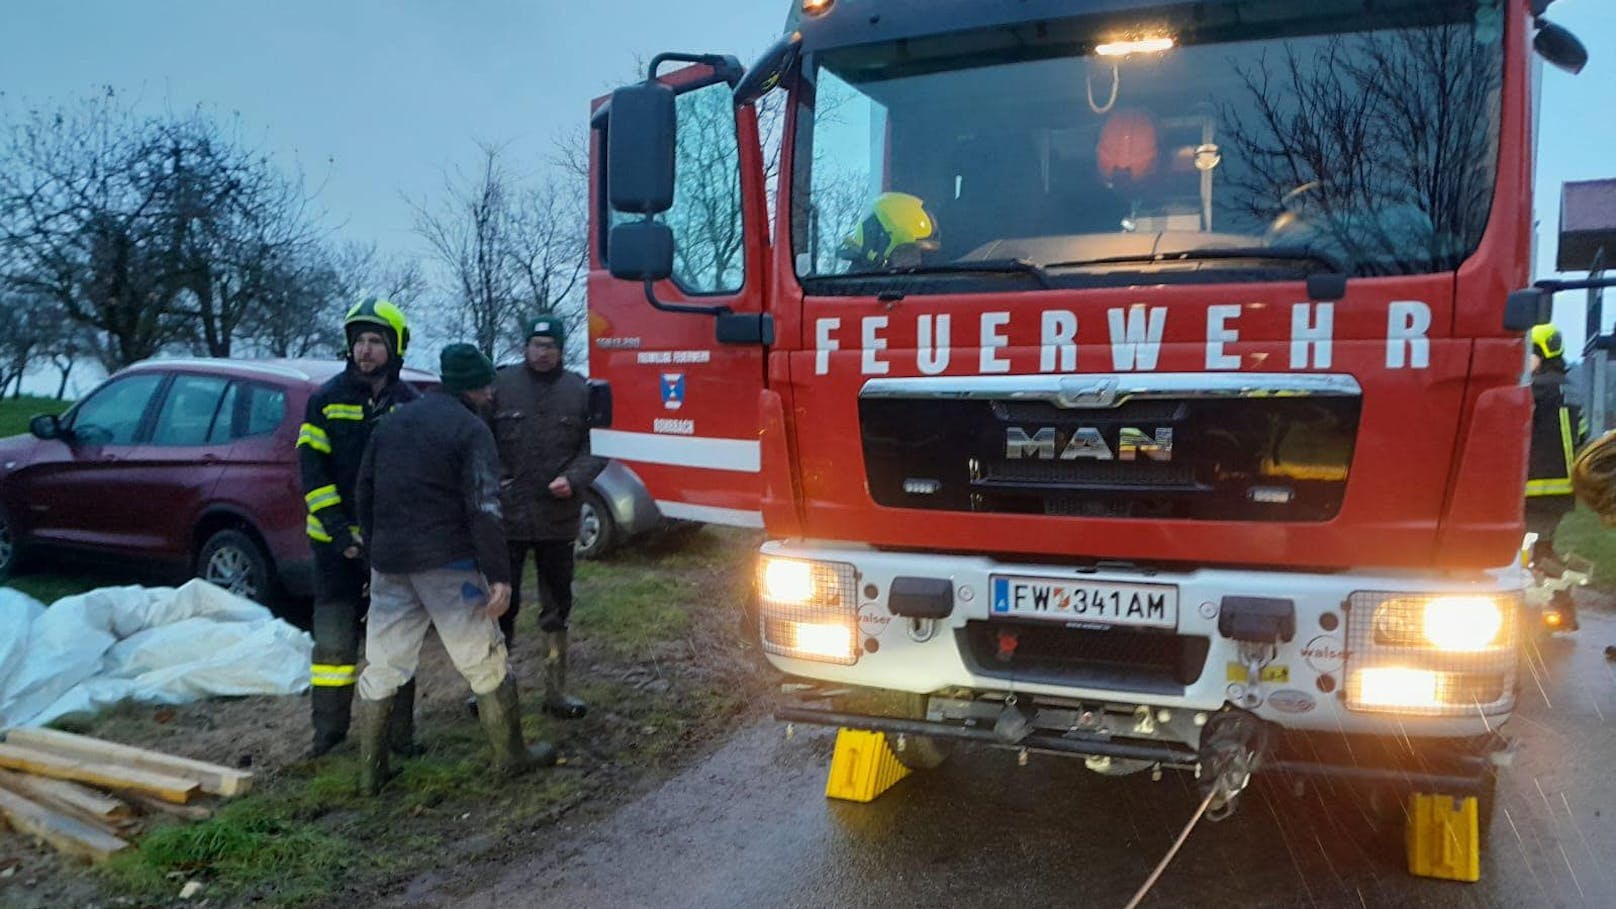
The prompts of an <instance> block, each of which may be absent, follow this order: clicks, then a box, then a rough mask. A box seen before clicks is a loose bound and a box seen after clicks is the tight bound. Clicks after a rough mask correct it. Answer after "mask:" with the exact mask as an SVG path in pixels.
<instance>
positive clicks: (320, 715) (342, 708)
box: [308, 685, 354, 758]
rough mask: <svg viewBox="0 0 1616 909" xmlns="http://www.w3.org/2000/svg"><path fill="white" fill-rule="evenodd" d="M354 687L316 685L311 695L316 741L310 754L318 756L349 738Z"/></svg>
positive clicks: (310, 749)
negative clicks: (349, 717)
mask: <svg viewBox="0 0 1616 909" xmlns="http://www.w3.org/2000/svg"><path fill="white" fill-rule="evenodd" d="M353 695H354V688H353V686H352V685H343V686H340V687H331V688H328V687H324V686H316V687H315V688H314V691H313V693H312V694H311V695H310V696H309V698H310V700H311V701H312V706H313V712H314V741H313V743H312V744H310V745H309V752H308V756H309V757H310V758H317V757H320V756H321V755H323V754H325V753H327V752H329V751H330V750H331V749H333V748H335V747H337V746H338V745H341V744H342V743H343V742H345V741H347V739H348V715H349V712H350V711H351V709H352V707H353Z"/></svg>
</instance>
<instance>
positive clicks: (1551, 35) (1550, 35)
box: [1532, 19, 1588, 75]
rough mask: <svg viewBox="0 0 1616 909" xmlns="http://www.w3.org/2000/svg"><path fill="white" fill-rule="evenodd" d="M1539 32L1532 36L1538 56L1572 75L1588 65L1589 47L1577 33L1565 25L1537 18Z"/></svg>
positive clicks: (1533, 45)
mask: <svg viewBox="0 0 1616 909" xmlns="http://www.w3.org/2000/svg"><path fill="white" fill-rule="evenodd" d="M1536 24H1537V34H1536V35H1534V36H1532V47H1533V49H1534V50H1536V51H1537V53H1538V56H1540V57H1542V58H1543V59H1544V60H1547V61H1548V62H1549V63H1551V64H1553V65H1554V66H1557V67H1559V68H1560V69H1563V70H1565V71H1566V72H1568V73H1571V74H1572V75H1576V74H1577V73H1580V72H1582V68H1583V67H1584V66H1587V65H1588V49H1587V48H1586V47H1583V46H1582V42H1581V41H1579V40H1578V39H1577V36H1576V35H1573V34H1571V32H1570V31H1569V30H1567V29H1566V28H1565V27H1564V26H1560V25H1555V24H1554V23H1553V22H1550V21H1548V20H1547V19H1538V20H1537V23H1536Z"/></svg>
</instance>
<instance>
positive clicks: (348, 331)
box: [297, 297, 419, 757]
mask: <svg viewBox="0 0 1616 909" xmlns="http://www.w3.org/2000/svg"><path fill="white" fill-rule="evenodd" d="M342 331H343V336H344V340H345V341H346V359H347V361H348V362H347V366H346V368H344V369H343V371H342V372H340V373H338V374H337V375H335V376H333V377H331V379H330V381H328V382H326V383H325V384H324V385H322V386H320V388H319V389H318V390H317V391H315V393H314V394H313V395H310V396H309V403H308V407H307V409H306V410H305V411H304V415H303V426H302V428H301V430H300V431H299V432H298V437H297V457H298V467H299V469H300V471H301V473H302V480H303V499H304V502H305V503H306V504H307V506H308V512H309V515H308V535H309V542H310V545H311V546H312V547H313V549H314V568H315V573H314V590H315V595H314V655H313V659H312V661H311V663H312V665H311V666H310V668H309V682H310V685H311V687H312V689H313V694H312V701H313V714H314V716H313V720H314V741H313V744H312V745H311V746H310V747H309V756H310V757H319V756H320V755H322V754H325V753H326V752H327V751H330V750H331V749H332V748H335V747H336V746H337V745H339V744H341V743H342V742H343V740H345V739H346V738H347V737H348V726H349V718H350V713H351V707H352V705H353V693H354V684H355V683H356V682H357V681H358V679H359V674H358V672H357V671H356V665H355V664H357V663H358V662H359V620H360V618H361V617H362V616H363V615H364V614H365V590H366V584H367V583H368V582H369V580H370V565H369V559H368V554H367V552H366V550H365V540H364V538H363V534H361V533H360V531H359V523H358V520H357V518H358V514H357V513H356V512H355V510H354V505H355V503H354V493H355V482H356V480H357V479H358V476H359V463H360V459H361V458H362V457H363V455H364V453H365V444H366V443H367V442H369V440H370V433H371V429H372V428H373V427H374V426H375V423H376V421H377V420H378V419H380V418H381V417H382V416H383V415H384V414H386V413H388V412H389V411H391V410H393V409H394V408H396V407H399V406H401V405H403V404H406V403H408V402H410V401H413V400H415V399H416V398H417V397H419V395H418V394H417V393H416V391H415V389H414V388H412V387H410V385H408V384H407V383H405V382H402V381H400V380H399V370H400V369H401V368H403V365H404V351H405V350H407V349H408V348H409V343H410V326H409V321H408V320H407V319H405V317H404V312H403V310H401V309H399V308H398V307H397V306H396V305H394V304H393V303H391V302H389V301H387V300H383V299H380V298H377V297H370V298H367V299H364V300H361V301H359V302H358V303H356V304H354V306H353V307H351V308H350V309H349V310H348V312H347V314H346V315H345V316H344V317H343V320H342ZM406 687H407V689H408V690H407V691H405V692H403V696H401V697H400V698H399V700H400V701H401V703H402V705H404V706H401V708H400V709H399V710H397V711H395V713H394V721H395V722H394V727H393V728H392V729H391V730H390V731H389V740H390V742H391V744H392V747H393V748H394V750H395V751H397V752H399V753H400V754H406V755H413V754H415V753H416V751H417V749H416V746H415V742H414V738H415V727H414V721H413V709H414V703H415V683H414V680H413V679H412V680H410V683H409V685H408V686H406Z"/></svg>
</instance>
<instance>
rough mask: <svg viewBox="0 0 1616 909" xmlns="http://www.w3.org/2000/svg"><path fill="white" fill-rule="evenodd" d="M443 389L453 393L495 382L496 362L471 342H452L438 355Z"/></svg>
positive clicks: (471, 389)
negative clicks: (490, 359)
mask: <svg viewBox="0 0 1616 909" xmlns="http://www.w3.org/2000/svg"><path fill="white" fill-rule="evenodd" d="M438 364H439V367H438V370H439V372H441V373H442V374H443V390H444V391H446V392H448V393H449V394H452V395H457V394H460V393H461V392H465V391H476V390H477V389H479V388H487V387H488V386H490V385H492V384H494V364H493V363H491V362H489V359H488V358H487V357H485V356H483V352H482V351H480V350H478V349H477V348H475V347H473V346H471V345H470V344H450V345H449V346H448V347H445V348H444V349H443V353H442V354H441V355H440V356H439V357H438Z"/></svg>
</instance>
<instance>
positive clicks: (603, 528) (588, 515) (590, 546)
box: [573, 490, 618, 559]
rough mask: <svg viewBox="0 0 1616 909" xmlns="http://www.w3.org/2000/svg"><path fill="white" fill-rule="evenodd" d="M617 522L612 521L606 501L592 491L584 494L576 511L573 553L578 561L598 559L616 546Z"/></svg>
mask: <svg viewBox="0 0 1616 909" xmlns="http://www.w3.org/2000/svg"><path fill="white" fill-rule="evenodd" d="M617 537H618V531H617V522H616V521H614V520H612V512H611V509H609V508H607V507H606V500H605V499H603V498H601V497H600V494H599V493H597V492H595V491H594V490H590V491H589V492H586V493H584V501H583V504H582V505H581V506H580V507H579V509H578V539H577V541H576V542H574V543H573V551H574V552H575V553H576V554H577V556H578V558H580V559H599V558H602V557H604V556H605V555H606V554H607V553H609V552H611V551H612V549H613V548H614V547H615V546H616V545H617Z"/></svg>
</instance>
